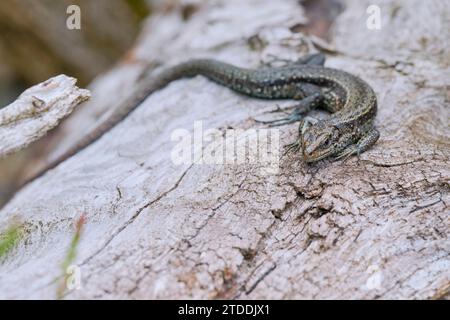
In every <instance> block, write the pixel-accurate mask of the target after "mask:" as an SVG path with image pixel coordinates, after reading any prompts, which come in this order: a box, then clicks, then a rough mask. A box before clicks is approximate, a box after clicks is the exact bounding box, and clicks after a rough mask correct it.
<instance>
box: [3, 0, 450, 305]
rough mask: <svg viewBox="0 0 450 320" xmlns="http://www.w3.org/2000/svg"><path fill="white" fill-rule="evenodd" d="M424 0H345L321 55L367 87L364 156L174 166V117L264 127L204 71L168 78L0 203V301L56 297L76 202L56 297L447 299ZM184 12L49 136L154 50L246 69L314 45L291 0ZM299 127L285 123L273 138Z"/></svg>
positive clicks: (135, 71)
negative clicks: (371, 131)
mask: <svg viewBox="0 0 450 320" xmlns="http://www.w3.org/2000/svg"><path fill="white" fill-rule="evenodd" d="M433 2H434V3H433V4H434V5H430V4H429V2H427V3H426V4H425V3H423V2H422V1H408V2H403V1H395V0H391V1H373V0H371V1H356V0H353V1H350V0H349V1H345V2H344V6H345V8H344V11H343V12H342V13H341V14H340V15H339V16H338V17H337V20H336V21H335V22H334V24H333V27H332V29H331V35H332V36H331V38H332V42H333V44H332V45H330V47H329V48H328V51H332V50H334V51H335V53H334V54H333V55H331V56H330V57H329V59H328V61H327V65H328V66H332V67H337V68H341V69H344V70H346V71H350V72H352V73H354V74H356V75H359V76H361V77H362V78H363V79H365V80H366V81H368V82H369V84H371V85H372V86H373V88H374V90H375V92H376V93H377V94H378V102H379V114H378V116H377V119H376V125H377V127H378V128H379V129H380V131H381V138H380V140H379V142H378V143H377V144H376V145H375V146H374V147H373V148H372V149H371V150H369V151H368V152H365V153H364V154H362V155H361V156H360V157H359V158H356V157H354V158H350V159H348V160H347V161H345V162H326V161H324V162H322V163H319V164H316V165H311V166H306V165H304V164H303V163H302V162H301V159H300V157H299V156H298V155H290V156H288V157H285V158H282V159H281V162H280V172H279V174H276V175H275V174H273V175H270V174H269V175H267V174H265V175H264V174H262V171H261V168H260V166H259V165H258V164H246V165H200V164H194V165H183V166H177V165H175V164H174V163H173V162H172V161H171V158H170V154H171V151H172V148H173V146H174V142H172V141H171V139H170V137H171V134H172V132H173V131H174V130H175V129H179V128H184V129H187V130H190V131H192V130H193V123H194V121H196V120H202V121H203V125H204V127H205V128H219V129H220V130H221V131H224V130H225V129H226V128H229V127H232V128H239V129H249V128H262V126H260V125H257V124H255V122H254V120H253V118H259V117H264V116H266V115H265V114H264V113H265V112H266V111H270V110H273V109H275V108H276V107H275V105H274V104H275V103H274V102H273V101H272V102H270V101H259V100H254V99H250V98H247V97H243V96H240V95H237V94H235V93H233V92H231V91H230V90H227V89H225V88H222V87H220V86H218V85H215V84H213V83H211V82H209V81H207V80H205V79H203V78H201V77H197V78H195V79H190V80H180V81H177V82H175V83H173V84H171V85H169V86H168V87H167V88H165V89H164V90H161V91H159V92H157V93H155V94H153V95H152V96H151V97H149V98H148V99H147V100H146V101H145V102H144V103H143V104H142V106H141V107H140V108H139V109H138V110H137V111H136V112H135V113H133V115H132V116H130V117H129V118H127V119H126V120H125V121H123V122H122V123H121V124H120V125H118V126H117V127H116V128H114V129H113V130H112V131H111V132H109V133H108V134H107V135H105V136H104V137H103V138H101V139H100V140H99V141H97V142H96V143H95V144H93V145H92V146H91V147H89V148H87V149H86V150H84V151H83V152H81V153H79V154H77V155H75V156H74V157H72V158H71V159H69V160H68V161H66V162H65V163H63V164H62V165H60V166H59V167H57V168H56V169H55V170H52V171H51V172H49V173H48V174H46V175H45V176H44V177H42V178H41V179H39V180H38V181H35V182H34V183H32V184H31V185H29V186H28V187H27V188H26V189H24V190H22V191H21V192H20V193H18V194H17V195H16V197H15V198H14V199H13V200H12V201H11V202H10V203H9V204H8V205H7V206H6V207H5V208H4V209H3V210H2V211H1V215H0V219H1V221H2V226H3V225H4V224H5V222H7V221H9V220H10V219H11V218H12V217H14V216H19V217H20V218H21V219H22V221H24V227H25V228H26V230H27V232H26V234H25V237H24V239H23V240H22V241H21V242H20V243H19V245H18V247H17V248H15V249H14V250H13V251H12V252H11V253H10V254H9V255H8V256H7V257H6V258H5V259H4V261H2V262H1V265H0V297H2V298H18V297H20V298H54V297H55V295H56V285H55V282H54V280H55V278H57V277H59V276H60V273H61V270H60V262H61V261H62V260H63V258H64V255H65V252H66V250H67V248H68V246H69V242H70V239H71V237H72V235H73V232H74V231H73V223H74V221H75V220H76V219H77V217H78V216H79V215H80V214H81V213H84V214H85V215H86V218H87V223H86V225H85V229H84V231H83V234H82V238H81V241H80V244H79V247H78V255H77V261H76V262H77V264H78V265H79V266H80V267H81V280H82V288H81V289H80V290H75V291H70V292H68V293H67V294H66V296H65V298H67V299H79V298H237V299H240V298H249V299H257V298H285V299H294V298H328V299H329V298H365V299H370V298H410V299H412V298H419V299H420V298H448V297H449V283H450V279H449V276H450V273H449V270H450V256H449V252H450V243H449V239H448V236H449V232H450V215H449V209H448V206H449V201H450V197H449V189H450V188H449V178H450V172H449V149H450V145H449V142H448V141H449V139H448V138H449V136H450V132H449V126H448V124H449V120H450V119H449V118H450V111H449V108H448V104H449V90H448V89H449V88H448V79H449V78H448V74H449V72H448V71H449V65H450V61H449V57H448V54H446V53H447V52H448V49H449V44H448V39H450V37H449V34H448V33H449V32H450V31H449V30H450V28H449V22H448V19H447V17H448V16H449V14H450V8H449V5H448V4H447V3H446V2H445V1H433ZM190 3H192V1H190ZM370 4H378V5H379V6H380V7H381V10H382V11H381V12H382V23H383V26H382V29H381V30H368V29H367V28H366V24H365V23H366V18H367V14H366V8H367V6H368V5H370ZM182 11H183V7H182V6H178V7H176V8H175V9H174V11H172V12H169V13H167V12H166V13H165V14H164V15H163V14H161V15H155V16H154V17H152V19H151V20H150V21H148V23H147V25H146V26H145V28H144V30H143V33H142V36H141V39H140V42H139V43H138V45H137V46H136V48H135V49H134V50H133V55H134V56H133V58H134V60H132V61H129V62H128V64H122V65H119V66H117V67H116V68H115V69H114V70H112V71H111V72H110V73H108V74H106V75H104V76H103V77H101V78H99V79H97V80H96V82H94V83H93V84H92V86H91V87H92V90H93V92H94V94H93V96H94V97H95V99H92V100H91V101H90V102H89V103H88V104H87V106H86V108H83V109H81V110H80V112H77V114H75V115H74V117H71V119H70V121H68V122H66V123H65V127H64V128H65V131H64V132H66V133H67V134H66V135H65V136H64V137H63V138H62V142H61V144H62V145H64V144H65V145H67V144H69V143H70V142H73V141H75V140H76V139H77V138H78V137H79V136H81V135H82V134H83V132H85V128H87V127H89V126H92V125H93V124H94V123H95V120H96V118H98V117H99V116H100V115H102V114H103V113H105V112H106V111H107V110H108V108H111V105H113V102H114V101H116V100H117V98H118V97H117V96H118V95H119V96H120V95H125V94H127V92H128V91H129V90H130V88H132V87H133V83H134V81H137V80H136V79H138V78H139V76H140V75H141V74H142V72H143V71H144V70H146V69H145V66H146V65H147V63H148V62H155V61H157V62H160V60H161V57H164V59H165V60H164V61H163V62H164V63H174V62H177V61H180V60H184V59H186V58H188V57H197V56H202V57H205V56H206V57H214V58H217V59H222V60H225V61H228V62H230V63H234V64H237V65H241V66H247V67H257V66H258V65H259V64H260V62H267V61H269V60H270V57H271V56H272V55H276V56H278V57H282V58H290V59H295V58H298V56H300V55H303V54H305V53H306V52H309V51H310V50H314V49H315V48H317V47H322V44H320V45H319V44H317V43H316V42H315V41H314V40H311V38H309V37H307V36H304V35H303V34H301V33H299V32H298V31H296V28H294V26H298V25H302V24H305V23H306V18H305V13H304V11H303V9H302V7H301V6H300V5H299V4H298V2H297V1H294V0H292V1H290V0H285V1H277V2H270V1H256V0H249V1H245V2H244V1H225V0H222V1H220V0H217V1H212V2H210V3H208V4H201V5H200V4H199V5H198V6H197V7H196V10H194V11H193V13H192V15H191V16H190V18H189V19H187V20H184V19H182V18H181V16H180V12H182ZM417 12H420V13H421V14H420V15H418V14H417ZM412 30H414V32H412ZM161 44H164V45H163V46H162V45H161ZM180 52H183V53H184V56H183V57H180ZM111 92H114V94H111ZM291 103H292V102H282V103H280V105H290V104H291ZM155 120H157V121H155ZM296 131H297V128H296V125H290V126H286V127H282V128H281V143H282V144H285V143H289V142H292V140H293V138H294V136H295V134H296ZM62 151H63V150H62V149H61V148H57V149H56V150H55V153H54V154H53V155H50V156H49V157H50V158H51V157H54V156H55V155H56V154H58V153H60V152H62Z"/></svg>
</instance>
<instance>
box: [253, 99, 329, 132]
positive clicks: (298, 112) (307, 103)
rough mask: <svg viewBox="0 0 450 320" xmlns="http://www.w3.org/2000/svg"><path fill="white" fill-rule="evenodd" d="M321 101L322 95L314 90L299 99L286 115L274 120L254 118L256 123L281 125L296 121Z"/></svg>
mask: <svg viewBox="0 0 450 320" xmlns="http://www.w3.org/2000/svg"><path fill="white" fill-rule="evenodd" d="M322 101H323V95H322V93H321V92H315V93H313V94H311V95H309V96H307V97H306V98H304V99H302V100H300V101H299V102H298V103H297V104H296V105H295V106H293V107H292V108H294V111H293V112H292V113H291V114H290V115H288V116H287V117H284V118H281V119H275V120H268V121H263V120H255V121H256V122H258V123H263V124H268V125H269V126H270V127H277V126H283V125H287V124H290V123H294V122H298V121H300V120H302V119H303V118H304V115H305V114H306V113H308V112H309V111H311V110H313V109H315V108H316V107H318V106H319V105H320V104H321V103H322Z"/></svg>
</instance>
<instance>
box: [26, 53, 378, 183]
mask: <svg viewBox="0 0 450 320" xmlns="http://www.w3.org/2000/svg"><path fill="white" fill-rule="evenodd" d="M323 62H324V58H323V56H321V55H311V56H307V57H305V58H303V59H302V60H300V61H298V62H296V63H291V64H288V65H286V66H284V67H279V68H262V69H256V70H253V69H244V68H239V67H236V66H233V65H230V64H227V63H223V62H220V61H216V60H208V59H198V60H190V61H187V62H185V63H181V64H179V65H176V66H174V67H171V68H167V69H165V70H164V71H162V72H160V73H158V74H156V75H151V76H149V77H148V78H146V79H144V80H143V81H142V83H141V84H139V86H138V88H137V89H136V92H135V93H134V94H133V95H132V96H131V97H129V98H127V99H125V100H124V101H122V103H121V104H120V106H119V107H118V108H116V109H115V111H114V112H113V114H112V115H111V116H110V117H109V118H108V119H107V120H106V121H105V122H103V123H102V124H101V125H100V126H99V127H97V128H96V129H95V130H94V131H92V132H91V133H90V134H88V135H87V136H85V137H84V138H83V139H82V140H81V141H79V142H78V143H77V144H76V145H75V146H73V147H72V148H70V149H69V150H68V151H67V152H66V153H64V154H63V155H62V156H61V157H59V158H58V159H56V160H55V161H53V162H52V163H50V164H49V165H48V166H47V167H45V168H44V169H43V170H41V171H40V172H39V173H38V174H36V175H35V176H34V177H33V178H31V179H30V180H28V182H30V181H32V180H34V179H35V178H37V177H39V176H41V175H42V174H43V173H45V172H46V171H48V170H50V169H52V168H55V167H56V166H57V165H58V164H60V163H61V162H63V161H65V160H66V159H68V158H70V157H71V156H73V155H74V154H76V153H77V152H79V151H81V150H82V149H84V148H86V147H87V146H89V145H90V144H92V143H93V142H94V141H96V140H98V139H99V138H100V137H101V136H103V134H105V133H106V132H107V131H108V130H110V129H111V128H112V127H114V126H115V125H116V124H117V123H119V122H120V121H122V120H123V119H124V118H125V117H127V116H128V115H129V114H130V113H131V112H132V111H133V110H135V109H136V108H137V107H138V106H139V105H140V103H141V102H142V101H144V100H145V99H146V97H147V96H148V95H150V94H152V93H153V92H155V91H157V90H159V89H161V88H163V87H165V86H166V85H167V84H169V83H170V82H172V81H174V80H177V79H180V78H186V77H193V76H197V75H202V76H205V77H207V78H209V79H210V80H212V81H214V82H217V83H219V84H221V85H223V86H226V87H228V88H230V89H232V90H234V91H237V92H239V93H242V94H245V95H248V96H251V97H255V98H261V99H294V100H300V101H299V105H298V107H297V109H296V111H295V112H294V114H293V115H292V116H291V117H290V118H287V119H283V122H282V123H291V122H294V121H298V120H300V119H301V116H302V115H303V114H304V113H305V112H307V111H309V110H311V109H313V108H315V107H322V108H324V109H326V110H328V111H330V112H331V113H332V115H331V116H330V117H329V118H328V119H326V120H320V121H314V122H313V123H314V124H310V123H311V121H304V120H302V123H301V124H300V128H299V138H298V139H297V141H296V142H295V143H294V144H293V146H294V147H298V148H299V149H300V148H301V151H302V154H303V159H304V160H305V161H306V162H314V161H318V160H320V159H323V158H325V157H329V156H334V157H337V158H342V157H347V156H349V155H352V154H359V153H360V152H363V151H365V150H367V149H368V148H369V147H370V146H372V145H373V144H374V143H375V142H376V141H377V139H378V131H377V130H376V129H375V128H374V126H373V119H374V118H375V115H376V111H377V103H376V97H375V94H374V92H373V90H372V89H371V87H370V86H369V85H368V84H367V83H366V82H364V81H363V80H361V79H360V78H358V77H355V76H353V75H351V74H349V73H346V72H344V71H341V70H336V69H331V68H325V67H323V66H321V65H316V64H323ZM306 119H308V118H306ZM275 122H276V121H274V123H275ZM280 123H281V122H280ZM280 123H279V124H280Z"/></svg>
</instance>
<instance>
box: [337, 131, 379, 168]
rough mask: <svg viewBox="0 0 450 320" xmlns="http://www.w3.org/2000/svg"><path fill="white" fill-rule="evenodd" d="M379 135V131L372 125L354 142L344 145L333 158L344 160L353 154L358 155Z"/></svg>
mask: <svg viewBox="0 0 450 320" xmlns="http://www.w3.org/2000/svg"><path fill="white" fill-rule="evenodd" d="M379 137H380V132H379V131H378V130H377V129H375V128H374V127H372V128H371V129H369V131H368V132H367V133H366V134H364V135H363V136H362V137H361V139H359V140H358V142H357V143H356V144H352V145H349V146H348V147H346V148H345V149H344V150H342V151H341V152H340V153H339V154H338V155H337V156H336V157H335V158H334V160H340V159H343V160H346V159H347V158H348V157H350V156H352V155H355V154H356V155H358V156H359V155H360V154H361V153H363V152H364V151H366V150H368V149H369V148H370V147H371V146H373V145H374V144H375V142H377V140H378V138H379Z"/></svg>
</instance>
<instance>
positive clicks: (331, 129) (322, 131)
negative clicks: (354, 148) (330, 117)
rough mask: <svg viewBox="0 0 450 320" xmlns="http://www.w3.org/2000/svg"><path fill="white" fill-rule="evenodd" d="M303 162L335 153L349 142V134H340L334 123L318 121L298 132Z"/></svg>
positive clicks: (316, 159) (317, 159) (313, 160)
mask: <svg viewBox="0 0 450 320" xmlns="http://www.w3.org/2000/svg"><path fill="white" fill-rule="evenodd" d="M300 139H301V148H302V154H303V159H304V161H305V162H315V161H319V160H321V159H323V158H326V157H329V156H332V155H336V154H337V153H339V152H340V151H342V150H343V149H344V148H345V147H346V146H347V145H349V144H350V143H351V141H350V139H349V136H348V135H346V134H342V133H341V132H340V131H339V129H338V128H336V127H335V126H334V125H332V124H330V123H328V122H326V121H319V122H317V123H315V124H313V125H311V126H310V127H308V128H306V129H305V130H304V132H303V133H302V134H300Z"/></svg>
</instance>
